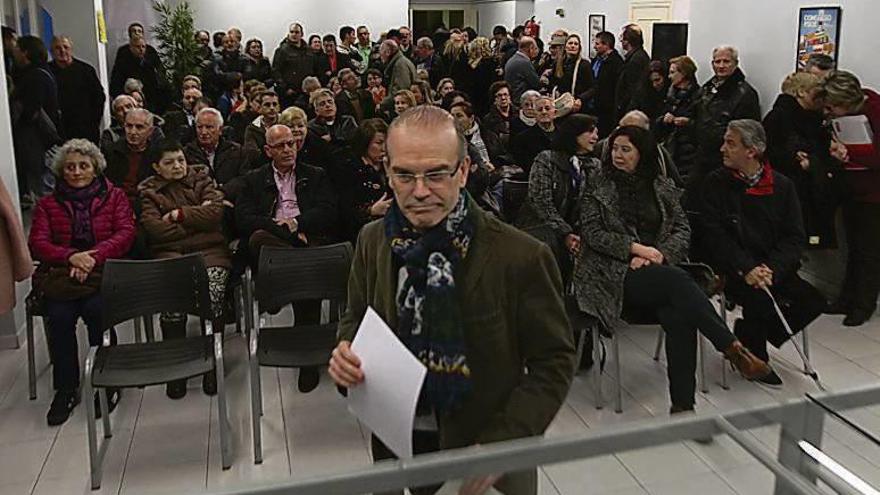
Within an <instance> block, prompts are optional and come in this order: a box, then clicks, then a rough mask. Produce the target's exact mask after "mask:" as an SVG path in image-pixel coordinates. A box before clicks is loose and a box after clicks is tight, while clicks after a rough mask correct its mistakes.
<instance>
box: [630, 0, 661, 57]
mask: <svg viewBox="0 0 880 495" xmlns="http://www.w3.org/2000/svg"><path fill="white" fill-rule="evenodd" d="M670 20H672V1H671V0H632V1H630V5H629V22H632V23H635V24H638V25H639V27H641V28H642V33H643V34H644V36H645V50H646V51H647V52H648V53H651V46H652V41H653V38H654V23H658V22H669V21H670Z"/></svg>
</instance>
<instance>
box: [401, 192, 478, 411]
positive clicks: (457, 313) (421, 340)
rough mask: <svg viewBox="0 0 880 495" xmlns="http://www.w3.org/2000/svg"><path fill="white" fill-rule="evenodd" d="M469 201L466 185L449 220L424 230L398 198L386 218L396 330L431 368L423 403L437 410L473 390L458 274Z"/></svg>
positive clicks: (469, 228)
mask: <svg viewBox="0 0 880 495" xmlns="http://www.w3.org/2000/svg"><path fill="white" fill-rule="evenodd" d="M468 203H469V196H468V194H467V192H466V191H462V193H461V197H460V198H459V200H458V203H457V204H456V206H455V208H454V209H453V210H452V212H451V213H450V214H449V216H448V217H446V220H445V221H443V222H441V223H439V224H438V225H437V226H435V227H433V228H431V229H430V230H428V231H426V232H418V231H417V230H416V229H414V228H413V227H412V225H410V223H409V221H407V220H406V217H404V216H403V213H402V212H401V211H400V208H399V207H398V206H397V204H396V203H394V204H393V206H392V207H391V209H390V210H388V214H386V215H385V220H384V221H385V235H386V237H388V239H389V240H390V241H391V252H392V253H393V255H394V258H395V262H396V266H400V272H399V279H398V285H397V297H396V301H397V316H398V322H399V327H398V330H397V333H398V335H399V336H400V338H401V340H402V341H403V343H404V344H405V345H406V346H407V348H408V349H409V350H410V351H411V352H412V353H413V354H414V355H415V356H416V357H417V358H418V359H419V360H420V361H421V362H422V363H423V364H424V365H425V366H426V367H427V368H428V374H427V376H426V377H425V383H424V385H423V386H422V394H421V396H420V397H419V405H420V407H426V406H428V407H432V408H433V409H434V410H435V411H437V412H438V413H443V412H447V411H451V410H453V409H455V407H456V406H458V405H459V404H460V402H461V400H462V399H463V398H464V397H465V396H466V395H467V394H468V392H470V390H471V381H470V368H469V367H468V364H467V357H466V356H465V340H464V327H463V325H462V318H461V309H460V308H459V307H458V298H457V295H456V287H455V278H454V273H455V268H456V266H458V264H459V263H460V262H461V260H462V259H464V257H465V256H466V255H467V252H468V247H469V246H470V243H471V239H473V235H474V219H473V213H472V212H471V211H470V208H471V207H470V206H469V204H468Z"/></svg>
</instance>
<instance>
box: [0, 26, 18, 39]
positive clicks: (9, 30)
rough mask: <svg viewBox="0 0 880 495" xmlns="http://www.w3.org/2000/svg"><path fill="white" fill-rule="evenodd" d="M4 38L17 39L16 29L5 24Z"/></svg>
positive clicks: (3, 28)
mask: <svg viewBox="0 0 880 495" xmlns="http://www.w3.org/2000/svg"><path fill="white" fill-rule="evenodd" d="M2 30H3V40H4V41H5V40H10V39H11V40H14V39H15V29H12V28H11V27H9V26H3V27H2Z"/></svg>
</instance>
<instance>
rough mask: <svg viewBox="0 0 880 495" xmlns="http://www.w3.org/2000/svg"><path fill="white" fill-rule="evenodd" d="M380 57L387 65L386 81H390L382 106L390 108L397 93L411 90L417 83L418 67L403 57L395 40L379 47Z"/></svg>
mask: <svg viewBox="0 0 880 495" xmlns="http://www.w3.org/2000/svg"><path fill="white" fill-rule="evenodd" d="M379 57H380V58H381V59H382V63H383V64H385V80H386V81H388V93H387V94H388V96H386V97H385V100H384V101H383V102H382V105H383V106H388V105H391V104H393V102H394V94H395V93H397V92H398V91H400V90H401V89H409V88H410V87H412V85H413V84H414V83H415V82H416V66H415V65H413V63H412V62H411V61H410V60H409V59H408V58H406V57H404V56H403V53H401V52H400V48H399V47H398V46H397V43H395V42H394V41H393V40H385V41H383V42H382V44H381V45H379Z"/></svg>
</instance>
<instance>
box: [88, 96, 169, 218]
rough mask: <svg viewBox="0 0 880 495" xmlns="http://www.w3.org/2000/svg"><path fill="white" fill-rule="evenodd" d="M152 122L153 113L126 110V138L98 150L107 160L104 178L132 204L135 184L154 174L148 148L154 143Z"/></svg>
mask: <svg viewBox="0 0 880 495" xmlns="http://www.w3.org/2000/svg"><path fill="white" fill-rule="evenodd" d="M154 122H155V119H154V117H153V114H152V113H150V111H149V110H147V109H144V108H133V109H131V110H129V111H128V112H127V113H126V114H125V121H124V124H123V129H125V139H120V140H119V141H117V142H115V143H113V144H112V145H110V146H109V147H108V148H107V149H105V150H101V151H102V152H103V153H104V158H106V159H107V170H106V171H105V172H104V175H106V176H107V178H108V179H110V182H112V183H113V184H114V185H116V186H118V187H121V188H122V189H123V190H124V191H125V193H126V194H127V195H128V199H129V200H130V201H131V202H132V204H134V203H135V200H136V199H137V197H138V191H137V185H138V184H139V183H140V182H141V181H142V180H144V179H146V178H147V177H149V176H150V175H153V168H152V163H151V161H152V160H151V158H152V153H151V152H150V147H151V146H153V144H154V143H155V142H156V132H154V131H155V125H154Z"/></svg>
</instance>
